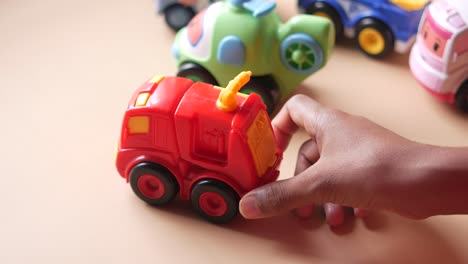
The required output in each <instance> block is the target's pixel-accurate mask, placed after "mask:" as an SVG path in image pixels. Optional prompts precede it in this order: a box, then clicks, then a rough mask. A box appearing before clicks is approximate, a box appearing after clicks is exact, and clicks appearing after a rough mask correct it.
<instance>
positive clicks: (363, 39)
mask: <svg viewBox="0 0 468 264" xmlns="http://www.w3.org/2000/svg"><path fill="white" fill-rule="evenodd" d="M358 41H359V46H361V48H362V49H363V50H365V51H366V52H367V53H369V54H373V55H377V54H379V53H381V52H382V51H383V50H384V49H385V39H384V37H383V36H382V34H381V33H380V32H379V31H378V30H376V29H373V28H366V29H364V30H362V31H361V32H360V33H359V36H358Z"/></svg>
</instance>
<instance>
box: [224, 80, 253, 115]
mask: <svg viewBox="0 0 468 264" xmlns="http://www.w3.org/2000/svg"><path fill="white" fill-rule="evenodd" d="M251 75H252V72H251V71H244V72H241V73H239V75H237V76H236V77H235V78H234V79H232V80H231V81H230V82H229V83H228V85H227V86H226V88H225V89H223V90H222V91H221V92H220V93H219V97H218V100H217V101H216V106H217V107H218V109H219V110H222V111H225V112H230V111H234V110H235V109H236V108H237V102H236V94H237V92H239V90H240V89H241V88H242V87H243V86H244V85H245V84H246V83H248V82H249V81H250V76H251Z"/></svg>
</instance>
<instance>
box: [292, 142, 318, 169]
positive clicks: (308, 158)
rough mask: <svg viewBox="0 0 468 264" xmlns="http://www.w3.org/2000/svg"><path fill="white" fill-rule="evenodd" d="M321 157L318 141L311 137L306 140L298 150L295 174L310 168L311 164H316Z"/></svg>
mask: <svg viewBox="0 0 468 264" xmlns="http://www.w3.org/2000/svg"><path fill="white" fill-rule="evenodd" d="M319 158H320V152H319V150H318V147H317V143H316V142H315V141H314V140H313V139H309V140H308V141H306V142H304V144H302V146H301V148H300V149H299V152H298V156H297V162H296V170H295V171H294V175H298V174H300V173H301V172H303V171H305V170H306V169H308V168H309V167H310V166H312V165H313V164H315V163H316V162H317V161H318V159H319Z"/></svg>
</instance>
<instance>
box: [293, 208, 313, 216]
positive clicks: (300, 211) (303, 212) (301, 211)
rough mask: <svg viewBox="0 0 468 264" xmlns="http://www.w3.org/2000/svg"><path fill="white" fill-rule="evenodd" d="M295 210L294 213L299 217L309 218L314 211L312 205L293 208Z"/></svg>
mask: <svg viewBox="0 0 468 264" xmlns="http://www.w3.org/2000/svg"><path fill="white" fill-rule="evenodd" d="M295 212H296V215H297V216H298V217H299V218H309V217H311V216H312V214H313V213H314V206H313V205H309V206H304V207H301V208H297V209H296V210H295Z"/></svg>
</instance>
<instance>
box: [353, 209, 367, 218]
mask: <svg viewBox="0 0 468 264" xmlns="http://www.w3.org/2000/svg"><path fill="white" fill-rule="evenodd" d="M368 214H369V210H366V209H362V208H354V216H356V217H359V218H364V217H366V216H367V215H368Z"/></svg>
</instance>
